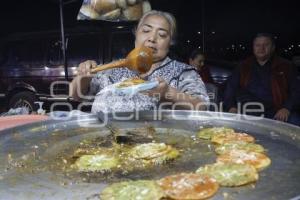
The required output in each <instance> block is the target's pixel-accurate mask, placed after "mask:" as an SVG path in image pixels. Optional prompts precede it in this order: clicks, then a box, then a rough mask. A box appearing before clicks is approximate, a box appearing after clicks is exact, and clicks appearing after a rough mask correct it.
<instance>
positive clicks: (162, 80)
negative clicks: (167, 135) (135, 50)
mask: <svg viewBox="0 0 300 200" xmlns="http://www.w3.org/2000/svg"><path fill="white" fill-rule="evenodd" d="M175 34H176V21H175V18H174V17H173V16H172V15H171V14H169V13H166V12H161V11H155V10H152V11H149V12H147V13H145V14H144V16H142V18H141V19H140V21H139V23H138V25H137V28H136V31H135V37H136V38H135V47H140V46H146V47H148V48H150V49H151V50H152V54H153V64H152V66H151V68H150V70H149V71H148V72H147V73H145V74H138V73H137V72H135V71H131V70H129V69H127V68H116V69H110V70H105V71H102V72H98V73H97V75H96V76H95V77H93V78H92V77H91V76H87V75H89V74H90V70H91V69H92V68H95V67H96V66H97V64H96V62H95V61H86V62H83V63H81V64H80V65H79V69H78V76H77V77H76V78H74V79H73V81H72V83H71V87H70V95H71V96H72V97H73V98H74V99H75V100H80V99H81V98H82V95H79V93H78V91H81V93H82V94H89V95H96V96H95V100H94V103H93V106H92V112H97V111H102V112H116V111H121V112H122V111H123V112H125V111H134V110H153V109H161V108H166V107H171V108H172V109H194V110H202V109H205V108H206V105H205V104H207V103H208V102H209V98H208V95H207V93H206V89H205V86H204V84H203V82H202V80H201V78H200V76H199V75H198V73H197V72H196V69H195V68H194V67H192V66H189V65H186V64H184V63H181V62H178V61H176V60H172V59H170V58H169V57H168V56H167V54H168V52H169V48H170V45H171V44H172V43H174V38H175ZM138 76H139V77H142V78H143V79H144V80H148V81H155V80H156V81H158V83H159V84H158V86H157V87H156V88H154V89H151V90H147V91H146V92H139V93H136V94H133V95H132V94H117V93H113V92H112V90H109V89H108V88H110V87H111V85H112V84H114V83H117V82H120V81H123V80H125V79H129V78H133V77H138ZM79 85H80V90H77V87H78V86H79ZM80 97H81V98H80Z"/></svg>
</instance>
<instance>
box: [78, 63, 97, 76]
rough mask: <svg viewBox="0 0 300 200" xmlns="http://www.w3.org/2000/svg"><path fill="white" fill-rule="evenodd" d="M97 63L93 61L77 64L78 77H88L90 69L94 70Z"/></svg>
mask: <svg viewBox="0 0 300 200" xmlns="http://www.w3.org/2000/svg"><path fill="white" fill-rule="evenodd" d="M96 66H97V63H96V62H95V61H94V60H87V61H85V62H82V63H80V64H79V66H78V69H77V72H78V75H90V73H91V69H92V68H95V67H96Z"/></svg>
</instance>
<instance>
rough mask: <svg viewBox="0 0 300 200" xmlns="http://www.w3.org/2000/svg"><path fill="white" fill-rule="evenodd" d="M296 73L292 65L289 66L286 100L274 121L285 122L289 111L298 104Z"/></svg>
mask: <svg viewBox="0 0 300 200" xmlns="http://www.w3.org/2000/svg"><path fill="white" fill-rule="evenodd" d="M297 75H298V72H297V68H296V67H295V66H294V65H291V70H290V73H289V75H288V77H287V81H288V90H289V91H288V98H287V100H286V101H285V102H284V104H283V107H282V108H281V109H279V110H278V111H277V112H276V114H275V115H274V119H276V120H280V121H284V122H286V121H287V120H288V118H289V115H290V113H291V111H292V110H293V109H294V107H295V106H297V104H299V102H300V89H299V87H298V86H299V84H300V81H299V79H298V78H297Z"/></svg>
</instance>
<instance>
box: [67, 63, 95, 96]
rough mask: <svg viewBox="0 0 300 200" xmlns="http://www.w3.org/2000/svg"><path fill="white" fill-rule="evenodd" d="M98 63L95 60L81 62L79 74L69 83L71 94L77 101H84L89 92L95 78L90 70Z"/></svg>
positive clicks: (78, 69)
mask: <svg viewBox="0 0 300 200" xmlns="http://www.w3.org/2000/svg"><path fill="white" fill-rule="evenodd" d="M96 66H97V63H96V62H95V61H93V60H87V61H85V62H82V63H80V64H79V66H78V68H77V76H76V77H75V78H74V79H73V80H72V82H71V83H70V85H69V96H70V97H72V98H73V99H74V100H76V101H82V100H83V99H85V96H86V95H87V94H88V92H89V85H90V82H91V80H92V78H93V76H91V75H90V74H91V73H90V72H91V69H92V68H93V67H96Z"/></svg>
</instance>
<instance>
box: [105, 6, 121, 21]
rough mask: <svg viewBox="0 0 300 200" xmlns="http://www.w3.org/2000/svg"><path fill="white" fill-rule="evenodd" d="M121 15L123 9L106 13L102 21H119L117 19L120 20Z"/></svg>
mask: <svg viewBox="0 0 300 200" xmlns="http://www.w3.org/2000/svg"><path fill="white" fill-rule="evenodd" d="M120 15H121V9H120V8H117V9H115V10H113V11H110V12H108V13H105V14H104V15H101V19H106V20H117V19H119V17H120Z"/></svg>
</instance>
